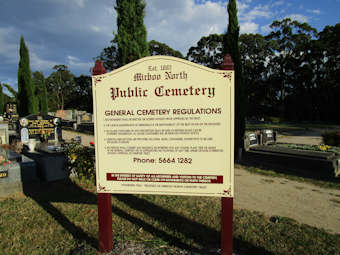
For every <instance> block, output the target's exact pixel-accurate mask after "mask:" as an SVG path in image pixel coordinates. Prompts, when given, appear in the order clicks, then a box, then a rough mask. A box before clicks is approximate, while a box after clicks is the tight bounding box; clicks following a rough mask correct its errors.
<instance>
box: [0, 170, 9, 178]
mask: <svg viewBox="0 0 340 255" xmlns="http://www.w3.org/2000/svg"><path fill="white" fill-rule="evenodd" d="M7 177H8V170H0V178H7Z"/></svg>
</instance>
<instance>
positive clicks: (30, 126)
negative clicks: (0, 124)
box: [19, 114, 61, 140]
mask: <svg viewBox="0 0 340 255" xmlns="http://www.w3.org/2000/svg"><path fill="white" fill-rule="evenodd" d="M60 123H61V122H60V119H59V118H56V117H54V116H50V115H44V116H39V115H35V114H32V115H28V116H26V117H24V118H21V119H19V128H20V134H21V135H22V134H24V140H25V139H26V137H25V136H26V134H25V132H26V131H22V129H27V130H28V139H33V138H34V139H37V140H38V139H40V137H41V136H43V135H44V136H46V137H47V138H48V139H49V140H54V139H55V130H56V128H57V127H59V126H60ZM21 139H23V138H22V137H21Z"/></svg>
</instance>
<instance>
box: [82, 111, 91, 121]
mask: <svg viewBox="0 0 340 255" xmlns="http://www.w3.org/2000/svg"><path fill="white" fill-rule="evenodd" d="M91 122H92V114H89V113H85V114H83V115H81V116H80V123H91Z"/></svg>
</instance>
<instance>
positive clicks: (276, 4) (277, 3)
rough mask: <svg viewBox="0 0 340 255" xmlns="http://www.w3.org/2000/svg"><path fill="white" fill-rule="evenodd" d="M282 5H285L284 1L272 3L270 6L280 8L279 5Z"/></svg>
mask: <svg viewBox="0 0 340 255" xmlns="http://www.w3.org/2000/svg"><path fill="white" fill-rule="evenodd" d="M284 3H285V2H284V0H280V1H275V2H274V3H272V4H271V6H272V7H275V6H280V5H283V4H284Z"/></svg>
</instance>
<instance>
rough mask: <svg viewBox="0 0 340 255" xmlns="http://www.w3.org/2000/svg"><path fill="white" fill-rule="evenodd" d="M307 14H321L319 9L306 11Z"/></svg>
mask: <svg viewBox="0 0 340 255" xmlns="http://www.w3.org/2000/svg"><path fill="white" fill-rule="evenodd" d="M307 12H309V13H312V14H317V15H319V14H320V13H321V11H320V9H314V10H311V9H308V10H307Z"/></svg>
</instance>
